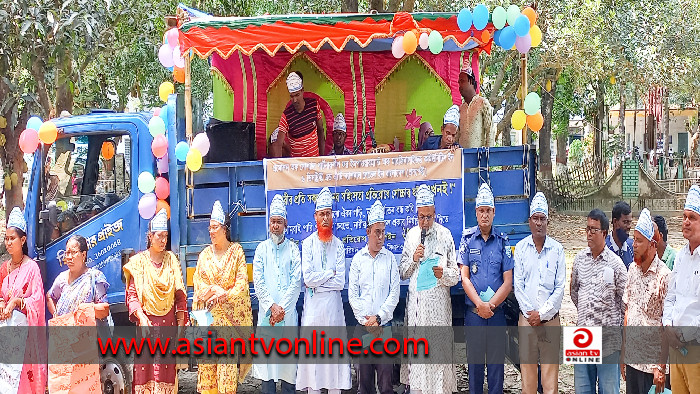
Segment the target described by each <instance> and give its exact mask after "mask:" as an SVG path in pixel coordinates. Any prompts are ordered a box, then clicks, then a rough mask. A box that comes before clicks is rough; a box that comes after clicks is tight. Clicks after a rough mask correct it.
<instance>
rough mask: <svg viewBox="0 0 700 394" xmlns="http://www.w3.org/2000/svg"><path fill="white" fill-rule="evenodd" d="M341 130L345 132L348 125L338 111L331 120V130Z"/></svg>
mask: <svg viewBox="0 0 700 394" xmlns="http://www.w3.org/2000/svg"><path fill="white" fill-rule="evenodd" d="M335 130H341V131H344V132H346V133H347V131H348V125H347V124H346V123H345V117H344V116H343V114H342V113H338V115H336V116H335V119H334V120H333V131H335Z"/></svg>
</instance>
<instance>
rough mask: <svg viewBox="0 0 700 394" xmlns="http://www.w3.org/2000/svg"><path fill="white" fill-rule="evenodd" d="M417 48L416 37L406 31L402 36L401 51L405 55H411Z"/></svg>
mask: <svg viewBox="0 0 700 394" xmlns="http://www.w3.org/2000/svg"><path fill="white" fill-rule="evenodd" d="M417 47H418V37H416V35H415V34H414V33H413V32H412V31H408V32H406V34H404V36H403V50H404V52H406V54H407V55H410V54H412V53H413V52H415V51H416V48H417Z"/></svg>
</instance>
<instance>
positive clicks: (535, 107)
mask: <svg viewBox="0 0 700 394" xmlns="http://www.w3.org/2000/svg"><path fill="white" fill-rule="evenodd" d="M524 104H525V105H524V107H525V113H526V114H528V115H534V114H536V113H537V111H539V110H540V105H541V102H540V95H539V94H537V93H536V92H530V93H528V94H527V96H525V103H524Z"/></svg>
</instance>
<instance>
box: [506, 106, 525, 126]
mask: <svg viewBox="0 0 700 394" xmlns="http://www.w3.org/2000/svg"><path fill="white" fill-rule="evenodd" d="M526 121H527V115H525V111H523V110H522V109H519V110H517V111H515V112H513V116H512V117H511V118H510V125H511V126H512V127H513V128H514V129H515V130H522V129H523V127H525V122H526Z"/></svg>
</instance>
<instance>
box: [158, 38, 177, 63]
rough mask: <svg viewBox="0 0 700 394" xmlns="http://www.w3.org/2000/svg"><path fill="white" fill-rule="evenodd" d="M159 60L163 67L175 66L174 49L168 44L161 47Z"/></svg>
mask: <svg viewBox="0 0 700 394" xmlns="http://www.w3.org/2000/svg"><path fill="white" fill-rule="evenodd" d="M158 60H159V61H160V64H162V65H163V67H165V68H168V67H172V66H173V64H175V63H174V62H173V48H171V47H170V46H169V45H168V44H163V45H161V46H160V49H159V50H158Z"/></svg>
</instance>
